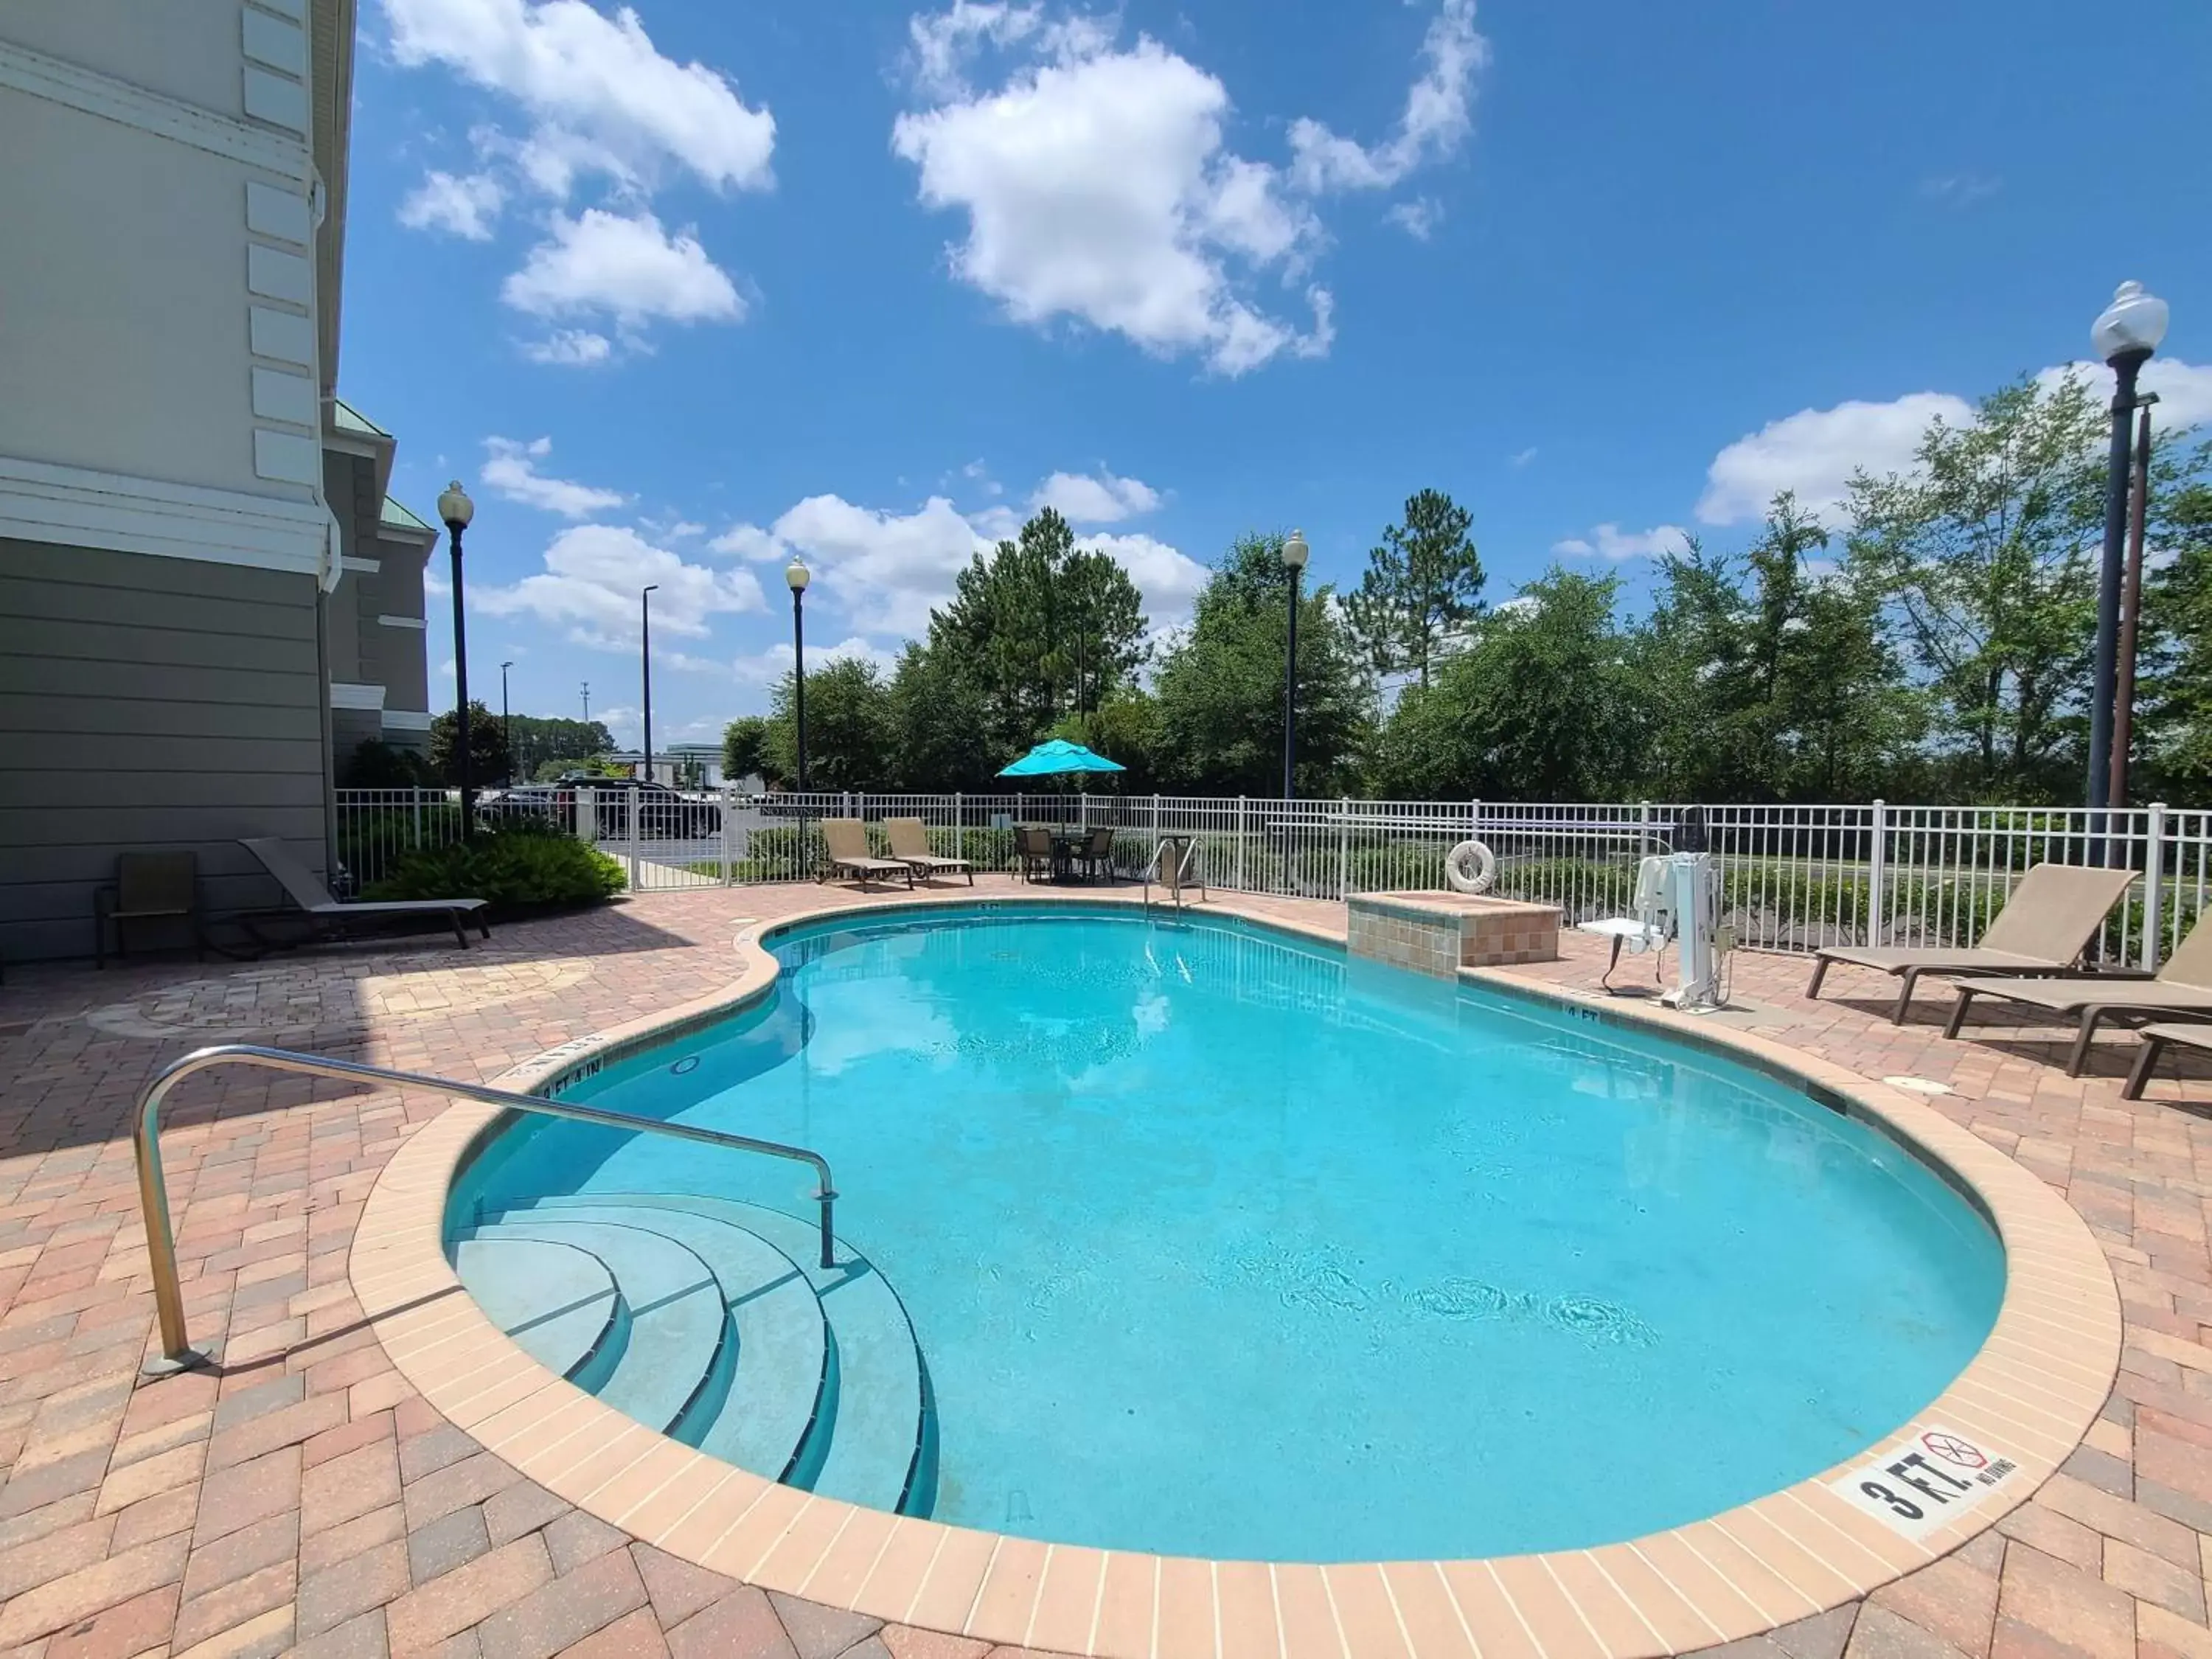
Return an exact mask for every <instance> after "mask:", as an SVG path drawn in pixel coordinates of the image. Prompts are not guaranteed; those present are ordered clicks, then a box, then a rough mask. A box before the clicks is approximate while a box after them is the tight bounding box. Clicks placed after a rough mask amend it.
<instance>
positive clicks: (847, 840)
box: [822, 818, 914, 887]
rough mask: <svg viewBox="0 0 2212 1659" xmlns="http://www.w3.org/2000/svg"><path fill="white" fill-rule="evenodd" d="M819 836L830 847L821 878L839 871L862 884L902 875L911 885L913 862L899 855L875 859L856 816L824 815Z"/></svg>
mask: <svg viewBox="0 0 2212 1659" xmlns="http://www.w3.org/2000/svg"><path fill="white" fill-rule="evenodd" d="M822 839H823V842H826V843H827V844H828V846H829V859H828V860H827V864H826V866H825V872H824V874H823V880H825V881H826V880H828V879H829V878H830V877H832V876H835V875H836V874H837V872H840V871H842V872H845V873H846V875H847V876H848V877H849V878H851V879H853V880H854V881H857V882H859V883H860V885H861V886H863V887H866V885H868V884H869V883H871V882H872V881H874V880H876V879H877V878H879V877H884V876H904V877H905V878H906V884H907V885H908V886H909V887H911V886H913V885H914V866H912V865H910V864H908V863H907V862H906V860H903V859H879V858H877V857H876V856H874V855H873V854H871V853H870V852H869V851H868V832H867V830H866V829H864V828H863V827H862V826H861V823H860V819H858V818H824V819H823V820H822Z"/></svg>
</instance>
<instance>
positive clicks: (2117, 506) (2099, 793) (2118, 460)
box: [2088, 283, 2166, 853]
mask: <svg viewBox="0 0 2212 1659" xmlns="http://www.w3.org/2000/svg"><path fill="white" fill-rule="evenodd" d="M2165 338H2166V301H2163V300H2161V299H2160V298H2158V296H2157V295H2154V294H2150V293H2148V292H2147V291H2145V289H2144V288H2143V285H2142V283H2121V284H2120V286H2119V289H2118V291H2117V292H2116V293H2114V294H2113V295H2112V304H2110V305H2108V306H2106V307H2105V309H2104V311H2103V312H2102V313H2100V314H2099V316H2098V318H2097V320H2096V322H2095V323H2094V324H2093V325H2091V327H2090V330H2089V339H2090V343H2092V344H2093V346H2094V347H2095V348H2096V351H2097V355H2098V356H2100V357H2101V358H2103V359H2104V361H2105V362H2106V363H2108V364H2110V365H2111V366H2112V455H2111V460H2110V464H2109V465H2108V467H2107V470H2106V478H2105V551H2104V559H2103V562H2102V563H2101V565H2100V568H2099V571H2098V576H2097V659H2096V668H2095V671H2094V677H2093V679H2092V681H2091V697H2090V706H2089V790H2088V803H2089V805H2090V806H2091V807H2092V808H2093V809H2102V808H2105V807H2109V806H2117V805H2124V802H2119V801H2115V800H2114V799H2112V728H2113V710H2114V708H2115V706H2116V704H2117V702H2118V698H2117V696H2116V691H2117V685H2118V665H2119V636H2120V583H2121V580H2122V575H2123V566H2124V557H2125V554H2124V547H2125V543H2126V538H2127V525H2128V472H2129V465H2130V459H2131V447H2132V446H2131V438H2132V428H2133V425H2134V416H2135V409H2136V377H2137V375H2139V374H2141V373H2142V366H2143V365H2144V364H2145V363H2146V362H2149V361H2150V356H2151V353H2153V352H2154V351H2156V350H2157V349H2158V348H2159V343H2160V341H2162V340H2164V339H2165ZM2104 828H2105V826H2104V824H2103V823H2102V822H2101V820H2100V821H2098V822H2095V823H2093V824H2092V825H2091V833H2092V834H2093V835H2098V834H2102V833H2103V832H2104ZM2117 846H2118V843H2117V842H2108V843H2107V847H2106V850H2107V852H2108V853H2109V852H2111V851H2112V850H2113V849H2114V848H2116V847H2117Z"/></svg>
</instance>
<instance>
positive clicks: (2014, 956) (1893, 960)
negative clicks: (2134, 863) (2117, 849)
mask: <svg viewBox="0 0 2212 1659" xmlns="http://www.w3.org/2000/svg"><path fill="white" fill-rule="evenodd" d="M2130 879H2131V872H2129V871H2126V870H2102V869H2093V868H2089V867H2087V866H2081V865H2072V864H2039V865H2036V866H2034V867H2033V868H2032V869H2030V870H2029V871H2028V872H2027V874H2026V875H2024V876H2022V877H2021V878H2020V885H2019V886H2017V887H2015V889H2013V890H2012V893H2011V895H2010V896H2008V898H2007V899H2006V900H2005V902H2004V904H2003V906H2002V908H2000V909H1999V910H1998V911H1997V913H1996V915H1994V916H1992V917H1990V925H1989V926H1988V927H1986V928H1984V929H1983V931H1982V942H1981V943H1980V944H1979V945H1976V946H1973V947H1972V948H1960V949H1955V950H1954V949H1953V948H1951V947H1950V946H1948V945H1926V946H1922V947H1917V948H1915V947H1912V946H1908V945H1893V946H1882V945H1824V946H1822V947H1821V949H1820V951H1819V952H1818V953H1817V954H1818V955H1819V957H1820V961H1819V962H1818V963H1817V964H1815V966H1814V969H1813V982H1812V983H1811V984H1810V985H1808V986H1807V987H1805V994H1806V995H1807V996H1808V997H1810V998H1818V997H1819V996H1820V981H1822V980H1824V979H1826V977H1827V975H1828V969H1829V967H1830V966H1831V964H1832V963H1838V962H1848V963H1851V964H1852V965H1853V966H1854V967H1858V968H1873V969H1878V970H1879V971H1881V972H1882V973H1885V974H1895V975H1902V976H1903V979H1904V981H1905V982H1904V983H1903V984H1902V985H1900V986H1899V987H1898V992H1897V1006H1896V1007H1894V1008H1893V1009H1892V1010H1891V1011H1890V1015H1889V1018H1890V1024H1893V1025H1902V1024H1905V1013H1906V1011H1907V1010H1909V1009H1910V1008H1911V1006H1912V994H1913V992H1914V991H1915V990H1916V989H1917V988H1918V987H1919V984H1920V978H1921V975H1923V974H1981V975H1998V974H2022V975H2035V974H2063V973H2064V972H2065V971H2066V970H2067V969H2069V968H2071V967H2072V966H2074V964H2075V963H2077V962H2079V961H2080V960H2081V953H2082V951H2086V950H2087V949H2088V948H2089V941H2090V940H2091V939H2094V938H2095V937H2096V936H2097V929H2098V928H2100V927H2102V926H2103V925H2104V921H2105V917H2106V914H2107V913H2109V912H2110V911H2111V909H2112V907H2113V906H2114V905H2115V904H2118V902H2120V895H2121V894H2123V893H2124V892H2126V891H2127V890H2128V883H2129V881H2130Z"/></svg>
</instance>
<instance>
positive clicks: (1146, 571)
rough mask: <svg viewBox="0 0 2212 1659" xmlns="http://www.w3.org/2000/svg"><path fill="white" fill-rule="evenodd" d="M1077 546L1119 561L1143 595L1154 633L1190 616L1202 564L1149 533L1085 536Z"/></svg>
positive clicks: (1201, 582)
mask: <svg viewBox="0 0 2212 1659" xmlns="http://www.w3.org/2000/svg"><path fill="white" fill-rule="evenodd" d="M1076 545H1077V546H1078V547H1080V548H1085V549H1087V550H1091V551H1093V552H1099V553H1107V554H1110V555H1112V556H1113V557H1114V558H1115V559H1116V560H1117V561H1119V562H1120V563H1121V567H1122V568H1124V569H1125V570H1127V572H1128V573H1129V580H1131V581H1133V582H1134V583H1136V585H1137V592H1139V593H1141V594H1142V595H1144V599H1145V620H1146V622H1147V623H1150V624H1151V629H1152V634H1153V635H1156V636H1157V635H1160V634H1162V633H1164V632H1165V631H1166V630H1167V629H1171V628H1174V627H1176V625H1178V624H1179V623H1182V622H1183V621H1184V620H1185V619H1187V618H1188V617H1189V615H1190V608H1191V604H1192V602H1193V601H1194V600H1195V599H1197V598H1198V592H1199V589H1200V588H1202V587H1204V586H1206V567H1205V566H1204V565H1202V564H1200V563H1199V562H1198V561H1197V560H1195V559H1194V558H1192V557H1191V556H1189V555H1188V554H1187V553H1184V552H1182V550H1179V549H1176V548H1173V547H1170V546H1169V545H1168V544H1166V543H1165V542H1163V541H1159V540H1157V539H1155V538H1152V537H1151V536H1085V537H1084V538H1081V539H1079V541H1078V542H1077V543H1076Z"/></svg>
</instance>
